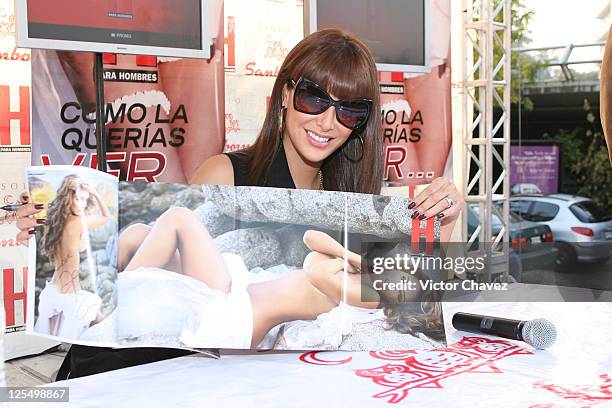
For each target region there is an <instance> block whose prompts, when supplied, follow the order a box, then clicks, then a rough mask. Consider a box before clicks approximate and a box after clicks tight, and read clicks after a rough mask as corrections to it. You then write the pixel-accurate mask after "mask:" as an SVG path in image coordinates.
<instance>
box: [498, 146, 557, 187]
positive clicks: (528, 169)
mask: <svg viewBox="0 0 612 408" xmlns="http://www.w3.org/2000/svg"><path fill="white" fill-rule="evenodd" d="M558 185H559V146H554V145H553V146H550V145H549V146H534V145H529V146H511V147H510V186H511V188H512V193H513V194H517V193H537V192H538V191H537V190H538V189H539V190H540V191H539V192H541V193H542V194H552V193H556V192H557V186H558Z"/></svg>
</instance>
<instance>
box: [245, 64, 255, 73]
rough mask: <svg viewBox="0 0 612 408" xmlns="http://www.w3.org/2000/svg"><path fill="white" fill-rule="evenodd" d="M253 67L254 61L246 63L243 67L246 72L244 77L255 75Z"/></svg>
mask: <svg viewBox="0 0 612 408" xmlns="http://www.w3.org/2000/svg"><path fill="white" fill-rule="evenodd" d="M254 66H255V62H254V61H251V62H249V63H247V64H246V66H245V67H244V70H245V71H246V74H245V75H255V71H254V70H253V67H254Z"/></svg>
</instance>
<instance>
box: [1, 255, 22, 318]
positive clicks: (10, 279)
mask: <svg viewBox="0 0 612 408" xmlns="http://www.w3.org/2000/svg"><path fill="white" fill-rule="evenodd" d="M2 276H3V282H4V311H5V312H6V326H7V327H9V326H15V301H17V300H22V301H23V316H24V318H23V319H24V323H25V316H26V307H27V303H28V297H27V288H28V267H27V266H24V267H23V269H22V276H23V280H22V282H23V288H22V292H15V270H14V269H13V268H7V269H3V270H2Z"/></svg>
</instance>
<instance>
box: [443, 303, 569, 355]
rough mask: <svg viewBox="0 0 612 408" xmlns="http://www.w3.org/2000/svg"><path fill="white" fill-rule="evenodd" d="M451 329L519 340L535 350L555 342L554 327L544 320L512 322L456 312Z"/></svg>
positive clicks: (499, 318) (500, 318)
mask: <svg viewBox="0 0 612 408" xmlns="http://www.w3.org/2000/svg"><path fill="white" fill-rule="evenodd" d="M453 327H454V328H455V329H457V330H463V331H466V332H470V333H484V334H492V335H494V336H498V337H503V338H506V339H512V340H521V341H524V342H525V343H527V344H529V345H530V346H532V347H535V348H537V349H545V348H548V347H550V346H552V345H553V343H554V342H555V340H557V329H556V328H555V325H554V324H552V323H551V322H549V321H548V320H546V319H534V320H512V319H504V318H502V317H493V316H482V315H476V314H471V313H463V312H457V313H455V314H454V315H453Z"/></svg>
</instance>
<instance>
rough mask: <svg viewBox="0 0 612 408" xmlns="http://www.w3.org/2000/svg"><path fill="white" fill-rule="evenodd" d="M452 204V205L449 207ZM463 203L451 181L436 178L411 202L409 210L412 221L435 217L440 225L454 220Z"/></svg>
mask: <svg viewBox="0 0 612 408" xmlns="http://www.w3.org/2000/svg"><path fill="white" fill-rule="evenodd" d="M451 204H452V205H451ZM464 206H465V201H464V200H463V197H462V196H461V193H459V190H457V187H455V185H454V184H453V182H452V181H450V180H449V179H447V178H446V177H438V178H436V179H434V180H433V181H432V183H431V184H430V185H429V186H427V187H426V188H425V189H424V190H423V191H421V192H420V193H419V194H417V196H416V197H414V199H413V200H412V202H411V203H410V205H409V206H408V208H409V209H411V210H413V211H414V213H413V214H412V219H415V218H417V217H418V219H419V220H424V219H427V218H431V217H434V216H437V217H438V218H439V219H440V220H441V222H442V223H448V222H449V221H453V220H455V219H456V218H457V217H458V216H459V213H460V212H461V210H462V209H463V207H464Z"/></svg>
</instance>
